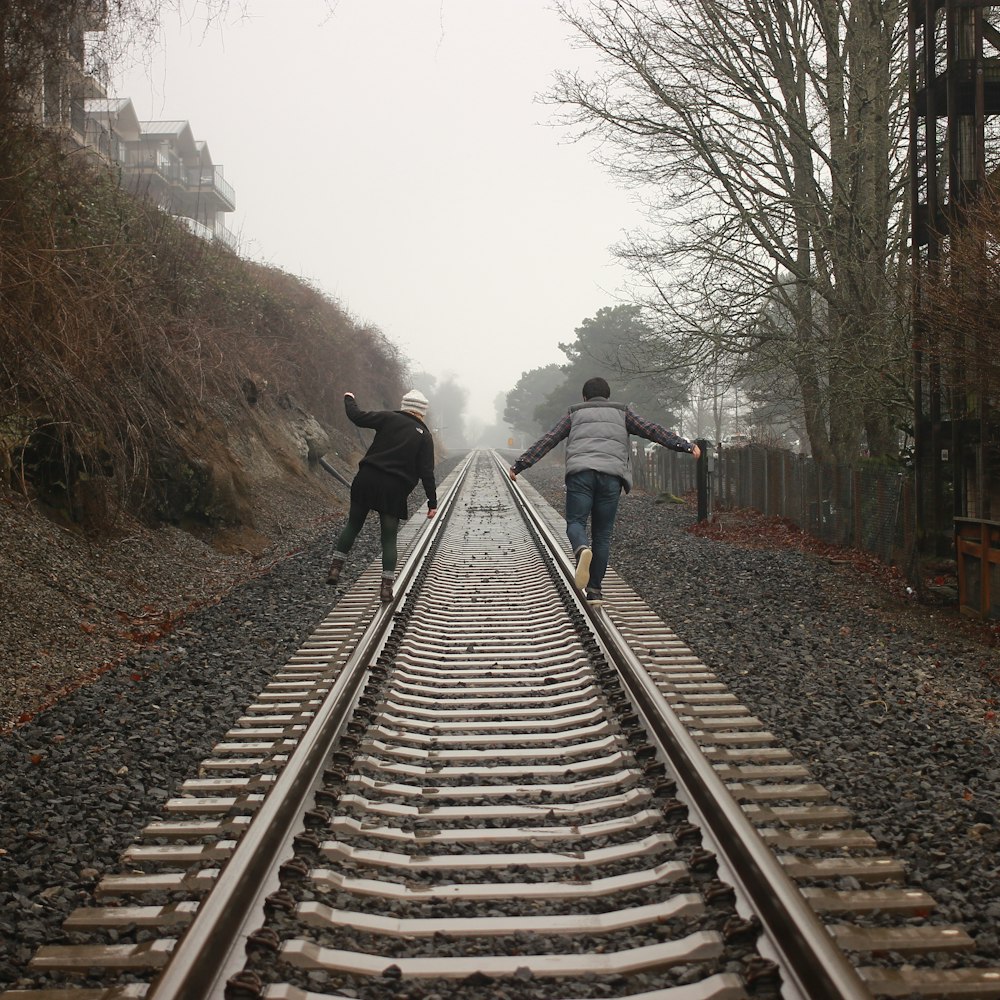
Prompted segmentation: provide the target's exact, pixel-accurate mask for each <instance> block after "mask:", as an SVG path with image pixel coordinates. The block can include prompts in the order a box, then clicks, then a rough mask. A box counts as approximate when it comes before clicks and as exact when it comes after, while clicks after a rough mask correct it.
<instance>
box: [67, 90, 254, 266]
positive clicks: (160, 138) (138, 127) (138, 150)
mask: <svg viewBox="0 0 1000 1000" xmlns="http://www.w3.org/2000/svg"><path fill="white" fill-rule="evenodd" d="M85 112H86V119H87V125H86V129H85V140H86V146H87V148H88V149H91V150H93V151H94V152H96V153H97V154H98V155H99V156H101V157H102V158H103V159H105V160H107V161H109V162H110V163H112V164H115V165H117V167H118V169H119V172H120V179H121V185H122V187H124V188H125V189H126V190H128V191H130V192H131V193H132V194H134V195H136V196H137V197H141V198H147V199H149V200H150V201H153V202H154V203H155V204H157V205H159V207H160V208H162V209H163V210H164V211H165V212H168V213H169V214H170V215H173V216H175V217H176V218H178V219H180V220H181V221H182V222H183V223H184V224H185V225H186V226H187V227H188V228H189V229H191V231H192V232H194V233H197V234H198V235H199V236H201V237H203V238H204V239H218V240H221V241H222V242H224V243H225V244H226V245H227V246H230V247H232V248H233V249H236V239H235V237H234V236H233V234H232V232H231V231H230V230H229V229H228V228H227V226H226V225H225V217H226V215H227V213H229V212H233V211H235V209H236V192H235V191H234V190H233V188H232V185H231V184H229V182H228V181H227V180H226V178H225V175H224V173H223V168H222V165H221V164H217V163H214V162H213V161H212V154H211V152H210V150H209V148H208V143H206V142H204V141H200V140H197V139H195V137H194V133H193V132H192V131H191V126H190V124H189V123H188V122H186V121H140V120H139V118H138V116H137V115H136V112H135V108H134V107H133V105H132V102H131V101H130V100H129V99H128V98H95V99H91V100H88V101H87V102H86V104H85Z"/></svg>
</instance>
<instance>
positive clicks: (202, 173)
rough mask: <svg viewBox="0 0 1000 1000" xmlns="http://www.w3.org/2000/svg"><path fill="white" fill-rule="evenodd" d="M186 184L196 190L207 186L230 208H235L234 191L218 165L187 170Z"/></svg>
mask: <svg viewBox="0 0 1000 1000" xmlns="http://www.w3.org/2000/svg"><path fill="white" fill-rule="evenodd" d="M187 185H188V187H189V188H191V189H194V190H198V189H205V188H208V189H210V190H212V191H215V192H216V193H217V194H218V195H219V197H220V198H222V199H223V201H225V202H226V204H227V205H229V206H230V207H231V208H236V192H235V191H234V190H233V187H232V185H231V184H230V183H229V182H228V181H227V180H226V178H225V177H223V176H222V170H221V169H220V168H219V167H206V168H205V169H203V170H189V171H188V173H187Z"/></svg>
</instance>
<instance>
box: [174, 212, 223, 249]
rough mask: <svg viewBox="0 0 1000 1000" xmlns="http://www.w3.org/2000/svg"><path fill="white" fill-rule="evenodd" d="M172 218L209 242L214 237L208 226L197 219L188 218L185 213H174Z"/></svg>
mask: <svg viewBox="0 0 1000 1000" xmlns="http://www.w3.org/2000/svg"><path fill="white" fill-rule="evenodd" d="M174 218H175V219H177V221H178V222H181V223H183V225H185V226H187V228H188V229H190V230H191V232H192V233H194V234H195V236H200V237H201V238H202V239H203V240H206V241H207V242H209V243H211V242H212V240H213V239H214V238H215V233H213V232H212V230H211V229H209V228H208V226H206V225H204V224H203V223H201V222H198V221H197V219H189V218H188V217H187V216H186V215H175V216H174Z"/></svg>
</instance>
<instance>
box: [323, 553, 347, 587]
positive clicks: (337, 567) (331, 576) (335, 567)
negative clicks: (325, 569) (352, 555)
mask: <svg viewBox="0 0 1000 1000" xmlns="http://www.w3.org/2000/svg"><path fill="white" fill-rule="evenodd" d="M343 568H344V560H343V559H341V558H340V557H339V556H338V557H337V558H336V559H334V560H333V562H332V563H330V572H329V573H327V574H326V582H327V583H328V584H330V586H331V587H333V586H336V584H337V581H338V580H339V579H340V571H341V570H342V569H343Z"/></svg>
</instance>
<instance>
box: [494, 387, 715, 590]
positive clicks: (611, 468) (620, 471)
mask: <svg viewBox="0 0 1000 1000" xmlns="http://www.w3.org/2000/svg"><path fill="white" fill-rule="evenodd" d="M630 434H635V435H636V436H637V437H642V438H646V439H647V440H649V441H655V442H656V443H657V444H661V445H663V447H664V448H671V449H673V450H674V451H686V452H690V453H691V454H692V455H693V456H694V457H695V458H698V456H699V455H701V449H700V448H699V447H698V446H697V445H696V444H693V443H692V442H690V441H687V440H685V439H684V438H682V437H680V436H679V435H677V434H674V432H673V431H668V430H667V429H666V428H664V427H661V426H660V425H659V424H654V423H653V422H652V421H651V420H644V419H643V418H642V417H640V416H639V415H638V414H636V413H633V411H632V410H630V409H629V407H628V406H627V405H626V404H625V403H612V402H611V388H610V387H609V385H608V383H607V382H606V381H605V380H604V379H603V378H600V377H597V378H591V379H587V381H586V382H585V383H584V386H583V402H582V403H577V405H576V406H571V407H570V408H569V411H568V412H567V413H566V416H564V417H563V418H562V420H560V421H559V423H557V424H556V425H555V427H553V428H552V430H550V431H549V432H548V434H545V435H543V436H542V437H540V438H539V439H538V440H537V441H536V442H535V443H534V444H533V445H532V446H531V447H530V448H528V449H527V451H525V453H524V454H523V455H521V457H520V458H519V459H518V460H517V461H516V462H515V463H514V464H513V465H512V466H511V469H510V478H511V480H516V479H517V476H518V473H520V472H523V471H524V470H525V469H527V468H530V467H531V466H532V465H534V464H535V462H537V461H538V460H539V459H540V458H542V456H543V455H547V454H548V453H549V452H550V451H551V450H552V449H553V448H554V447H555V446H556V445H557V444H558V443H559V442H560V441H562V440H563V439H564V438H569V440H568V442H567V444H566V535H567V537H568V538H569V543H570V545H572V546H573V553H574V555H575V556H576V585H577V586H578V587H579V588H580V590H582V591H584V592H585V593H586V595H587V600H588V601H591V602H592V603H600V602H601V601H602V600H603V597H602V593H601V585H602V584H603V582H604V574H605V572H606V570H607V568H608V557H609V555H610V553H611V531H612V529H613V528H614V524H615V515H616V514H617V513H618V498H619V496H620V495H621V491H622V488H624V489H625V492H626V493H628V491H629V490H630V489H631V488H632V462H631V457H632V453H631V450H630V448H629V435H630ZM588 518H589V519H590V526H591V533H592V538H593V542H592V543H591V542H588V540H587V520H588Z"/></svg>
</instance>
